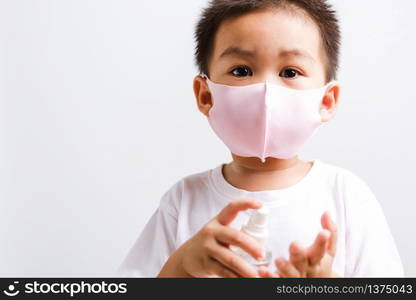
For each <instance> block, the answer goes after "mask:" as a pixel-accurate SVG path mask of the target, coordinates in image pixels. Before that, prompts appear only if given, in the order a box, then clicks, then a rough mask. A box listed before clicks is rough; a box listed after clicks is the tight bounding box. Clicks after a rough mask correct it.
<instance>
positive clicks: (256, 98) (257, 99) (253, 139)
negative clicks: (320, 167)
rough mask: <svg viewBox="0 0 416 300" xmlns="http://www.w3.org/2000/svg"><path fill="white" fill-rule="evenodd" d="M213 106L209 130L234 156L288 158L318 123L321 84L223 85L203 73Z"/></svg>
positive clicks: (323, 92)
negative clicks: (302, 86)
mask: <svg viewBox="0 0 416 300" xmlns="http://www.w3.org/2000/svg"><path fill="white" fill-rule="evenodd" d="M202 76H203V77H204V78H206V81H207V84H208V87H209V90H210V92H211V96H212V101H213V106H212V107H211V109H210V110H209V113H208V121H209V124H210V125H211V127H212V129H213V130H214V132H215V133H216V134H217V135H218V137H219V138H220V139H221V140H222V141H223V142H224V144H225V145H226V146H227V147H228V148H229V149H230V151H231V152H232V153H234V154H236V155H238V156H244V157H258V158H260V159H261V161H262V162H263V163H264V162H265V160H266V157H269V156H271V157H275V158H281V159H287V158H292V157H294V156H295V155H297V154H298V153H299V151H300V150H301V148H302V146H303V145H304V144H305V143H306V142H307V141H308V140H309V139H310V138H311V137H312V136H313V135H314V134H315V133H316V132H317V130H318V128H319V126H320V125H321V124H322V122H321V115H320V114H319V107H320V103H321V101H322V98H323V96H324V94H325V91H326V89H327V87H328V86H329V85H330V84H331V83H332V82H330V83H328V84H326V85H325V86H323V87H320V88H317V89H309V90H296V89H291V88H287V87H284V86H281V85H277V84H272V83H270V82H267V81H266V82H262V83H255V84H250V85H245V86H229V85H223V84H218V83H215V82H212V81H211V80H210V79H209V78H208V77H207V76H206V75H205V74H202Z"/></svg>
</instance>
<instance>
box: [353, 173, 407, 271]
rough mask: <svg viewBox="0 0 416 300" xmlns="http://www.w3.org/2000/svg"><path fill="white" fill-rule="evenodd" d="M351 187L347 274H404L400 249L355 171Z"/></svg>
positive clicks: (367, 189) (366, 186)
mask: <svg viewBox="0 0 416 300" xmlns="http://www.w3.org/2000/svg"><path fill="white" fill-rule="evenodd" d="M348 188H349V189H350V192H349V199H348V203H347V205H346V220H347V231H346V266H345V267H346V268H345V270H346V272H345V277H404V272H403V266H402V262H401V259H400V255H399V252H398V250H397V247H396V244H395V241H394V238H393V236H392V233H391V231H390V228H389V226H388V223H387V220H386V218H385V215H384V213H383V210H382V207H381V205H380V203H379V202H378V201H377V199H376V197H375V195H374V194H373V192H372V191H371V189H370V188H369V187H368V185H367V184H366V183H365V182H364V181H363V180H362V179H361V178H359V177H357V176H355V175H354V178H353V179H352V182H351V181H350V182H349V187H348V185H347V189H348Z"/></svg>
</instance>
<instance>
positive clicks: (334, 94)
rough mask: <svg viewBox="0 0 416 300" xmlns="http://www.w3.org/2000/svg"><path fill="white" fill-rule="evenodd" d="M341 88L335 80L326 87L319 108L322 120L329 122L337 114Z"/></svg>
mask: <svg viewBox="0 0 416 300" xmlns="http://www.w3.org/2000/svg"><path fill="white" fill-rule="evenodd" d="M339 90H340V86H339V83H338V82H337V81H333V82H332V83H331V84H330V85H329V86H328V88H327V89H326V92H325V94H324V97H323V98H322V102H321V105H320V108H319V112H320V114H321V117H322V118H321V119H322V122H328V121H329V120H331V119H332V118H333V117H334V116H335V113H336V110H337V107H338V98H339Z"/></svg>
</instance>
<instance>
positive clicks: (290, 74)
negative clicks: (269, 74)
mask: <svg viewBox="0 0 416 300" xmlns="http://www.w3.org/2000/svg"><path fill="white" fill-rule="evenodd" d="M297 75H300V73H299V71H297V70H295V69H292V68H287V69H284V70H283V71H282V72H280V74H279V76H281V77H285V78H295V77H296V76H297Z"/></svg>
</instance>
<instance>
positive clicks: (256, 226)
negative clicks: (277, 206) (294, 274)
mask: <svg viewBox="0 0 416 300" xmlns="http://www.w3.org/2000/svg"><path fill="white" fill-rule="evenodd" d="M269 213H270V209H269V208H268V207H266V206H262V207H261V208H259V209H256V210H254V211H253V214H252V215H251V216H250V218H249V220H248V222H247V223H246V224H245V225H243V226H242V228H241V231H243V232H244V233H246V234H248V235H250V236H252V237H253V238H255V239H256V240H257V241H259V242H260V244H261V245H262V246H263V250H264V251H265V252H264V253H265V256H264V258H263V259H261V260H257V259H255V258H254V257H253V256H251V255H250V254H248V253H247V252H245V251H244V250H242V249H241V248H239V247H235V246H233V247H232V250H233V251H234V253H236V254H237V255H239V256H240V257H242V258H244V260H246V261H247V262H249V263H250V264H252V265H254V266H255V267H256V268H258V267H260V266H265V267H269V265H270V263H271V260H272V252H271V251H270V249H269V248H268V247H267V238H268V236H269V229H268V216H269Z"/></svg>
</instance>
